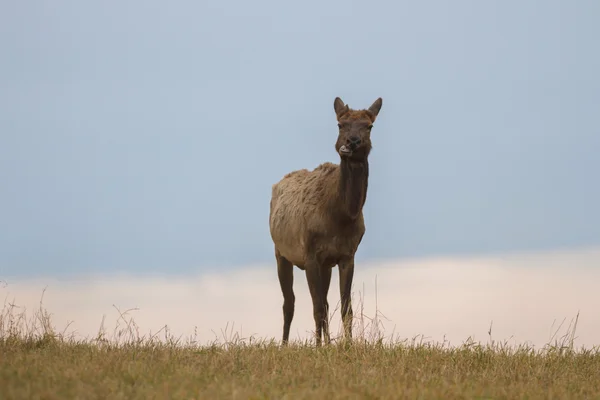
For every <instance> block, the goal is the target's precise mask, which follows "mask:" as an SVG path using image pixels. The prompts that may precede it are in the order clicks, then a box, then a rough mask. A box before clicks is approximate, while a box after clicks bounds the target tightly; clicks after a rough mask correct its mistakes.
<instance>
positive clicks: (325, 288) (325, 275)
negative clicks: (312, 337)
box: [321, 268, 331, 344]
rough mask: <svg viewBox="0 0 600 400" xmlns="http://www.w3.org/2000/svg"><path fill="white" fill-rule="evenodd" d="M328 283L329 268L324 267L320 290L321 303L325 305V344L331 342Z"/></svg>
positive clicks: (329, 282) (329, 278) (329, 279)
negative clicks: (321, 292)
mask: <svg viewBox="0 0 600 400" xmlns="http://www.w3.org/2000/svg"><path fill="white" fill-rule="evenodd" d="M330 284H331V268H324V269H322V270H321V290H322V291H323V303H324V306H325V319H324V323H323V339H325V344H329V343H331V336H330V334H329V302H328V301H327V294H328V293H329V286H330Z"/></svg>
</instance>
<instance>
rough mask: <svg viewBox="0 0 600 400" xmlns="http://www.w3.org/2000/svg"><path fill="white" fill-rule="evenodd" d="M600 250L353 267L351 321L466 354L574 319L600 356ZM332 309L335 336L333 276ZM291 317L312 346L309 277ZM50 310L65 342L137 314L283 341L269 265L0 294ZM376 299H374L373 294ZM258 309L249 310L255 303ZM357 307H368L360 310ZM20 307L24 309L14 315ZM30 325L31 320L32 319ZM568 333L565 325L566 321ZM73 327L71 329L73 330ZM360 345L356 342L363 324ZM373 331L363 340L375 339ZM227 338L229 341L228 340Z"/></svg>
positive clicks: (198, 335)
mask: <svg viewBox="0 0 600 400" xmlns="http://www.w3.org/2000/svg"><path fill="white" fill-rule="evenodd" d="M599 263H600V247H595V248H587V249H573V250H570V251H554V252H539V253H524V254H513V255H506V256H496V257H455V258H426V259H414V260H409V261H393V260H388V261H387V262H383V263H370V264H368V263H364V264H360V265H358V266H357V269H356V277H355V280H354V287H353V299H354V300H353V302H354V311H355V317H357V318H360V315H361V313H363V314H364V315H365V317H366V318H364V321H365V323H366V324H367V325H368V324H369V320H368V318H373V317H374V316H375V315H376V309H377V310H378V311H379V312H380V313H381V314H382V315H383V316H380V321H381V323H382V324H383V325H382V328H383V330H382V333H383V334H384V336H385V337H386V338H387V339H389V338H390V336H391V335H393V336H394V337H395V338H400V339H408V340H411V339H412V338H414V337H416V336H421V335H422V336H423V337H422V339H423V340H424V341H433V342H442V341H444V340H446V341H449V342H450V345H459V344H461V343H463V342H464V341H466V340H468V339H469V337H472V338H473V339H474V340H475V341H481V342H487V341H488V340H489V338H488V334H487V332H488V330H489V328H490V325H491V327H492V338H493V339H494V340H495V341H499V342H504V341H507V343H508V344H509V345H511V346H512V345H518V344H531V345H534V346H536V348H540V347H541V346H543V345H545V344H547V343H548V342H550V341H551V340H550V339H551V338H552V335H553V334H555V333H558V335H557V337H556V338H555V339H557V340H559V339H560V338H561V336H562V335H564V334H565V333H566V332H567V330H568V328H569V324H571V323H572V322H573V320H574V318H575V317H576V316H577V314H578V313H579V320H578V324H577V329H576V336H575V342H574V344H575V346H576V347H578V348H579V347H581V346H585V347H586V348H590V347H592V346H598V345H600V343H599V342H598V340H597V333H598V332H600V320H598V318H597V312H596V311H597V310H596V308H597V297H598V296H597V292H596V290H595V287H596V283H597V282H598V280H599V279H600V269H598V268H597V266H598V265H599ZM334 272H335V273H334V274H333V278H332V286H331V290H330V294H329V303H330V307H331V310H332V318H333V319H332V334H333V335H334V336H338V334H339V333H340V330H339V328H340V321H339V320H340V318H339V307H338V306H339V282H338V274H337V269H336V271H334ZM294 275H295V283H294V291H295V293H296V313H295V317H294V321H293V322H292V331H291V332H292V334H291V338H292V339H294V340H306V339H310V337H311V332H312V330H313V329H314V322H313V318H312V303H311V300H310V295H309V293H308V286H307V283H306V278H305V276H304V273H303V272H302V271H300V270H299V269H297V268H296V269H295V271H294ZM44 289H45V293H44V296H43V305H44V308H45V309H46V310H47V311H48V312H50V313H51V314H52V321H53V323H54V325H55V328H56V329H57V331H58V332H62V330H63V329H65V328H67V327H68V329H67V330H66V332H67V333H76V335H77V336H76V337H90V338H93V337H96V336H97V333H98V331H99V328H100V325H101V322H102V321H103V318H104V328H105V331H106V333H107V336H108V337H109V338H110V337H112V335H113V334H114V330H115V327H116V326H117V324H119V325H120V326H121V327H123V326H124V325H125V321H123V320H120V321H119V311H117V310H120V312H124V311H126V310H130V309H137V310H134V311H130V312H129V313H128V314H127V318H133V320H134V321H135V323H136V326H137V328H136V329H139V335H140V336H148V335H149V334H150V333H153V334H155V333H156V332H159V331H160V330H161V329H163V328H164V327H165V325H166V326H168V328H169V333H170V334H171V335H173V336H174V337H181V339H182V340H183V341H184V342H185V340H186V339H190V338H194V339H195V340H197V341H199V342H200V343H201V344H207V343H209V342H211V341H214V340H219V341H223V340H224V338H229V339H232V338H234V335H235V334H237V335H240V337H241V338H245V339H248V338H249V337H250V336H253V337H254V338H255V339H260V340H265V339H266V340H269V339H271V338H272V339H275V340H276V341H279V340H280V339H281V337H280V334H281V328H282V325H281V324H282V315H281V305H282V301H283V300H282V296H281V292H280V289H279V285H278V282H277V274H276V271H275V270H274V268H273V267H272V266H256V265H255V266H248V267H247V268H240V269H237V270H226V271H220V272H211V273H207V272H205V271H201V270H200V271H197V272H196V273H189V274H188V275H187V276H180V277H173V276H168V275H163V276H159V275H156V274H154V275H153V274H139V273H135V274H123V273H107V274H98V275H95V276H92V277H89V278H87V279H84V278H82V279H72V280H60V279H50V278H29V279H20V280H15V281H10V282H8V285H6V286H4V287H2V288H0V294H1V295H2V296H4V297H5V304H6V303H7V302H8V303H14V304H16V305H18V306H19V307H25V308H26V309H27V310H29V311H28V312H29V313H31V312H32V311H34V310H36V309H39V304H40V300H41V298H42V292H43V290H44ZM375 291H377V292H375ZM250 299H251V300H250ZM361 304H362V308H361ZM19 310H20V311H22V310H23V308H17V311H19ZM29 315H31V314H29ZM563 322H564V324H563V325H562V326H561V323H563ZM69 323H72V324H71V325H68V324H69ZM356 324H358V325H356V326H355V330H354V332H355V335H356V334H358V333H359V332H360V324H359V322H356ZM369 334H370V331H369V330H367V332H366V335H367V336H369ZM223 335H225V336H223Z"/></svg>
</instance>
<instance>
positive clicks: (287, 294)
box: [275, 251, 296, 345]
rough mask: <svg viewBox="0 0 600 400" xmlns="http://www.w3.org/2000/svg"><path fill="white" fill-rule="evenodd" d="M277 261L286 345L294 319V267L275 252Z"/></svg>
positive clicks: (283, 342)
mask: <svg viewBox="0 0 600 400" xmlns="http://www.w3.org/2000/svg"><path fill="white" fill-rule="evenodd" d="M275 258H276V259H277V275H278V276H279V285H280V286H281V292H282V293H283V339H282V344H284V345H286V344H287V342H288V339H289V337H290V326H291V325H292V319H293V318H294V304H295V302H296V297H295V296H294V289H293V285H294V265H293V264H292V263H291V262H289V261H288V260H287V259H286V258H284V257H283V256H281V254H279V253H278V252H277V251H276V252H275Z"/></svg>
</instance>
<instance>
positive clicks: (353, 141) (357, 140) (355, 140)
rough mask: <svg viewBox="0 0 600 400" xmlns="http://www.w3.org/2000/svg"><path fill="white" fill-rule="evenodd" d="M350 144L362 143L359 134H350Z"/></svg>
mask: <svg viewBox="0 0 600 400" xmlns="http://www.w3.org/2000/svg"><path fill="white" fill-rule="evenodd" d="M350 144H353V145H355V146H358V145H359V144H360V138H359V137H358V136H350Z"/></svg>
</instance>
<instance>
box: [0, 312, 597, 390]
mask: <svg viewBox="0 0 600 400" xmlns="http://www.w3.org/2000/svg"><path fill="white" fill-rule="evenodd" d="M359 309H360V307H359ZM358 320H359V321H358V322H357V324H358V325H359V326H358V327H357V328H355V332H357V336H358V337H357V338H355V340H354V341H353V343H352V344H348V343H344V342H343V341H336V342H335V343H334V344H332V345H330V346H324V347H322V348H315V347H314V346H312V345H310V343H293V344H292V345H290V346H288V347H285V348H282V347H280V346H279V345H278V343H277V342H275V341H267V340H256V339H254V338H247V339H244V338H240V337H238V336H236V335H232V334H227V332H226V331H227V329H226V331H225V332H224V333H223V338H222V340H219V341H215V342H214V343H212V344H207V345H200V344H198V343H196V342H195V340H194V338H189V339H188V340H185V341H182V340H181V339H180V338H179V339H178V338H175V337H173V336H172V335H171V334H170V333H169V332H168V330H167V329H164V330H162V331H161V332H159V333H157V334H155V335H151V336H140V335H139V332H138V331H139V330H138V329H137V327H136V325H135V321H133V319H132V318H129V317H128V315H127V312H123V313H121V314H120V319H119V321H120V323H119V324H118V325H117V328H115V331H114V332H113V333H112V334H111V335H110V336H109V335H107V333H106V332H105V331H104V330H103V329H102V328H101V329H100V331H99V333H98V335H97V337H95V338H91V339H76V338H75V337H74V336H73V335H68V334H66V329H65V330H64V331H62V332H57V331H56V329H55V328H54V327H53V326H52V321H51V315H50V314H49V313H48V312H47V311H46V310H45V309H44V307H43V305H42V302H40V307H39V309H37V310H33V312H32V313H26V311H25V310H21V309H19V308H18V307H16V306H15V305H13V304H6V303H5V305H4V308H3V310H2V312H1V313H0V399H215V398H216V399H266V398H269V399H270V398H277V399H282V398H285V399H308V398H310V399H313V398H327V399H338V398H340V399H342V398H343V399H348V398H350V399H352V398H360V399H388V398H389V399H398V398H407V399H458V398H460V399H462V398H464V399H478V398H481V399H484V398H485V399H517V398H528V399H533V398H544V399H549V398H550V399H578V398H582V399H600V352H599V350H598V349H597V348H594V349H583V348H582V349H575V348H574V346H573V341H574V339H575V329H576V322H575V324H572V325H571V326H569V328H568V332H567V333H566V334H565V335H563V336H562V337H561V338H554V339H553V342H551V343H549V344H548V345H547V346H545V347H544V348H542V349H539V350H535V349H533V348H531V347H527V346H516V347H515V346H512V347H511V346H508V345H507V344H506V343H497V342H495V341H494V340H492V337H491V336H492V333H491V328H490V332H489V334H490V340H489V342H488V343H485V344H482V343H475V342H473V341H472V340H470V339H468V340H467V341H465V342H464V343H463V344H462V345H460V346H453V347H451V346H449V345H447V344H444V343H441V344H440V343H429V342H426V341H424V340H423V339H417V338H415V339H413V340H400V339H397V338H396V339H393V338H390V339H384V337H383V336H382V335H381V332H380V329H379V326H380V325H379V324H380V321H378V316H377V315H376V316H375V318H373V319H372V320H367V322H366V323H365V317H364V315H362V316H361V317H359V318H358Z"/></svg>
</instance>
